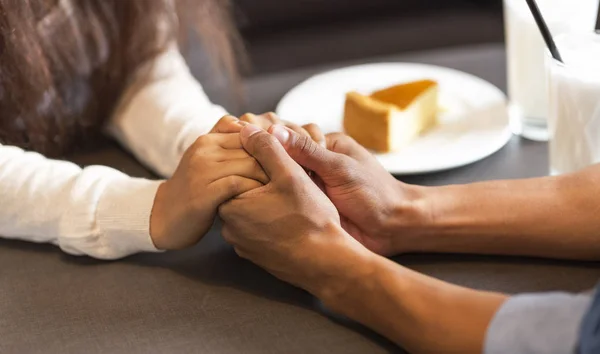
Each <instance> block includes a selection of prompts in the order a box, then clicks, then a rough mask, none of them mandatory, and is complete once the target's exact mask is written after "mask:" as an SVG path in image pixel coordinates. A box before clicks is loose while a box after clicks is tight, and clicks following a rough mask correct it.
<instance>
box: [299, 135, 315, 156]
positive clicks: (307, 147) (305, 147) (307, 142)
mask: <svg viewBox="0 0 600 354" xmlns="http://www.w3.org/2000/svg"><path fill="white" fill-rule="evenodd" d="M298 149H299V150H300V152H301V153H302V154H304V155H313V154H315V153H316V151H317V145H316V144H315V142H314V141H313V140H312V138H309V137H307V136H301V137H299V138H298Z"/></svg>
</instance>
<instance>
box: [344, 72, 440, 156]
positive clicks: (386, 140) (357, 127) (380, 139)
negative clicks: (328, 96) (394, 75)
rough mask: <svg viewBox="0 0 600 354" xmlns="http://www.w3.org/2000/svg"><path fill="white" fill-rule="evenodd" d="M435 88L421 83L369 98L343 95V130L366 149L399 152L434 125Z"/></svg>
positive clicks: (406, 85)
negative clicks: (344, 101)
mask: <svg viewBox="0 0 600 354" xmlns="http://www.w3.org/2000/svg"><path fill="white" fill-rule="evenodd" d="M437 95H438V85H437V83H436V82H435V81H432V80H421V81H415V82H410V83H406V84H401V85H396V86H392V87H389V88H386V89H383V90H380V91H376V92H374V93H372V94H371V95H369V96H364V95H361V94H359V93H357V92H349V93H348V94H347V95H346V104H345V107H344V129H345V131H346V133H347V134H348V135H350V136H351V137H353V138H354V139H355V140H356V141H357V142H358V143H360V144H361V145H363V146H364V147H366V148H368V149H372V150H375V151H378V152H389V151H397V150H400V149H402V148H403V147H404V146H406V145H407V144H408V143H410V142H411V141H412V140H413V139H415V138H416V137H418V136H419V135H420V134H422V133H423V132H425V131H427V130H428V129H431V128H433V127H435V126H436V125H437V123H438V120H437V112H438V103H437Z"/></svg>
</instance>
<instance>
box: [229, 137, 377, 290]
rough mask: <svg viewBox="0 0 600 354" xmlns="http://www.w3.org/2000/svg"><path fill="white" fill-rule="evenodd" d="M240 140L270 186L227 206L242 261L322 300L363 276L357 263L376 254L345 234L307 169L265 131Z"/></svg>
mask: <svg viewBox="0 0 600 354" xmlns="http://www.w3.org/2000/svg"><path fill="white" fill-rule="evenodd" d="M240 135H241V138H242V141H243V145H244V148H245V149H246V150H247V151H248V152H249V153H250V154H251V155H252V156H254V158H256V159H257V160H258V161H259V163H260V164H261V165H262V167H263V168H264V170H265V172H266V173H267V175H268V176H269V178H270V182H269V183H268V184H266V185H265V186H263V187H260V188H257V189H254V190H252V191H249V192H247V193H244V194H242V195H240V196H238V197H237V198H235V199H232V200H231V201H229V202H227V203H225V204H223V205H221V207H220V208H219V214H220V216H221V218H222V219H223V221H224V226H223V231H222V233H223V237H224V238H225V240H227V242H229V243H230V244H232V245H233V246H234V248H235V250H236V252H237V253H238V254H239V255H240V256H241V257H243V258H246V259H249V260H250V261H252V262H254V263H256V264H258V265H259V266H261V267H263V268H265V269H266V270H267V271H269V272H270V273H272V274H273V275H275V276H276V277H278V278H280V279H282V280H284V281H287V282H290V283H292V284H294V285H297V286H300V287H302V288H304V289H306V290H308V291H310V292H312V293H313V294H316V295H318V294H322V293H323V291H327V290H326V289H329V290H331V288H330V286H332V284H333V283H331V282H330V280H331V279H334V278H337V275H340V274H342V273H343V274H352V273H353V272H361V271H362V269H360V268H359V267H357V266H356V264H357V263H356V262H354V261H355V260H356V257H360V255H361V254H362V255H363V256H365V257H366V256H367V254H369V255H370V254H371V253H370V252H368V250H366V249H365V248H364V247H362V246H361V245H360V244H359V243H358V242H356V241H355V240H354V239H352V237H350V236H349V235H348V234H347V233H346V232H344V231H343V229H342V228H341V226H340V219H339V215H338V212H337V210H336V209H335V207H334V205H333V204H332V203H331V202H330V201H329V199H328V198H327V197H326V196H325V194H323V192H322V191H321V190H320V189H319V188H318V187H317V186H316V185H315V184H314V183H313V182H312V181H311V179H310V177H309V176H308V175H307V174H306V173H304V170H303V169H302V167H300V166H299V165H298V164H297V163H296V162H294V161H293V160H292V159H291V158H290V157H289V156H288V154H287V153H286V151H285V150H284V148H283V147H282V146H281V144H280V143H279V142H278V141H277V140H276V139H275V138H274V137H273V136H272V135H270V134H268V133H267V132H265V131H263V130H261V129H260V128H258V127H255V126H247V127H245V128H244V129H243V130H242V132H241V133H240ZM311 141H312V140H311Z"/></svg>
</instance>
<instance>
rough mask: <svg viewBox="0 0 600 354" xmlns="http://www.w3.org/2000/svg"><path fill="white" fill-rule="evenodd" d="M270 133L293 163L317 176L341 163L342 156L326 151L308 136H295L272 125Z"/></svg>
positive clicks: (290, 131) (289, 131)
mask: <svg viewBox="0 0 600 354" xmlns="http://www.w3.org/2000/svg"><path fill="white" fill-rule="evenodd" d="M270 131H271V134H272V135H273V136H275V137H276V138H277V140H279V141H280V142H281V144H282V145H283V146H284V147H285V150H286V151H287V153H288V154H289V156H290V157H291V158H292V159H294V161H296V162H297V163H299V164H300V165H301V166H303V167H306V168H308V169H309V170H312V171H315V172H316V173H317V174H318V175H321V176H323V175H325V174H327V172H328V171H329V170H330V169H332V168H333V167H335V166H339V165H340V164H341V163H343V155H340V154H336V153H334V152H331V151H329V150H327V149H326V148H324V147H323V146H321V145H319V144H318V143H317V142H315V141H314V140H313V139H312V138H310V137H308V136H305V135H300V134H297V133H295V132H294V131H292V130H291V129H289V128H287V127H284V126H282V125H274V126H273V127H272V128H271V129H270Z"/></svg>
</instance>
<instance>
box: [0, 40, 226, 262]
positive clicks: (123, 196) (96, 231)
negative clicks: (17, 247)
mask: <svg viewBox="0 0 600 354" xmlns="http://www.w3.org/2000/svg"><path fill="white" fill-rule="evenodd" d="M153 64H154V65H153V69H152V71H151V78H150V80H149V81H148V80H147V78H146V80H144V81H143V82H142V80H141V79H138V80H133V83H132V85H131V86H130V87H129V88H128V90H127V92H126V93H125V95H124V96H123V99H122V103H121V104H120V106H119V107H118V109H117V110H116V113H115V115H114V117H112V118H111V119H110V122H109V124H108V126H107V131H108V133H109V134H111V135H112V136H113V137H115V138H116V139H117V140H119V141H120V142H121V143H122V144H123V145H124V146H125V147H127V148H128V149H129V150H130V151H131V152H132V153H133V154H134V155H135V156H136V157H137V158H138V159H139V160H140V161H142V162H144V163H145V164H146V165H148V166H150V167H151V168H153V169H154V170H155V171H156V172H158V173H159V174H161V175H163V176H170V175H171V174H172V173H173V172H174V171H175V168H176V167H177V164H178V163H179V160H180V158H181V156H182V154H183V152H184V151H185V150H186V149H187V147H188V146H190V145H191V144H192V142H194V141H195V140H196V138H197V137H198V136H200V135H202V134H205V133H207V132H208V131H209V130H210V129H211V127H212V126H213V125H214V124H215V123H216V122H217V120H218V119H219V118H220V117H221V116H223V115H224V114H225V111H224V110H223V109H222V108H221V107H219V106H216V105H213V104H212V103H211V102H210V101H209V100H208V98H207V97H206V95H205V93H204V91H203V90H202V87H201V86H200V84H199V83H198V82H197V81H196V80H195V79H194V77H193V76H192V75H191V74H190V72H189V69H188V67H187V65H186V63H185V61H184V60H183V58H182V56H181V54H180V53H179V51H178V50H177V49H176V48H173V49H171V50H169V51H167V52H165V53H164V54H163V55H162V56H160V57H159V58H157V59H156V61H155V63H153ZM0 114H1V112H0ZM159 183H160V181H151V180H146V179H139V178H132V177H129V176H127V175H125V174H123V173H121V172H119V171H117V170H114V169H111V168H108V167H103V166H90V167H86V168H84V169H81V168H80V167H78V166H77V165H75V164H73V163H69V162H66V161H58V160H50V159H46V158H45V157H44V156H41V155H39V154H36V153H32V152H25V151H23V150H21V149H19V148H16V147H13V146H2V145H0V236H2V237H5V238H12V239H20V240H27V241H33V242H48V243H53V244H56V245H58V246H59V247H60V248H61V249H62V250H64V251H65V252H67V253H70V254H74V255H88V256H92V257H96V258H101V259H116V258H120V257H124V256H127V255H130V254H133V253H137V252H143V251H150V252H152V251H156V249H155V247H154V245H153V243H152V240H151V238H150V234H149V221H150V212H151V210H152V205H153V202H154V196H155V194H156V189H157V188H158V185H159Z"/></svg>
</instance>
